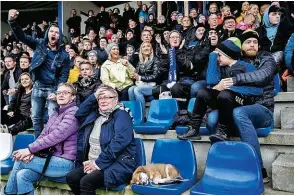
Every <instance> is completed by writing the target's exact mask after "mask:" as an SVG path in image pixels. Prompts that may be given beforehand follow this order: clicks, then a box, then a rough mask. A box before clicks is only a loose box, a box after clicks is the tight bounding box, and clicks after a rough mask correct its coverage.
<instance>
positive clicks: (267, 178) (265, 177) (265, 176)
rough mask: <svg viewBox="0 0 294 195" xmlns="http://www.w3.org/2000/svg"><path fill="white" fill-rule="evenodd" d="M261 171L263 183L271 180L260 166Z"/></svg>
mask: <svg viewBox="0 0 294 195" xmlns="http://www.w3.org/2000/svg"><path fill="white" fill-rule="evenodd" d="M261 172H262V178H263V183H264V184H266V183H269V182H270V181H271V178H269V177H268V175H267V172H266V169H265V168H262V169H261Z"/></svg>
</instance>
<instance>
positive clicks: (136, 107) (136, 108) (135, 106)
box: [121, 100, 145, 125]
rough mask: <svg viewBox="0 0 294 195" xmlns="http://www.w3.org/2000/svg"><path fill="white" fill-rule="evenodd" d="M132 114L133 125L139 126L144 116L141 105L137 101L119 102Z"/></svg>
mask: <svg viewBox="0 0 294 195" xmlns="http://www.w3.org/2000/svg"><path fill="white" fill-rule="evenodd" d="M121 103H123V104H124V105H125V106H126V107H127V108H129V109H130V110H131V112H132V115H133V118H134V122H133V123H134V125H139V124H141V123H143V122H144V114H143V108H142V104H141V102H139V101H136V100H135V101H121ZM144 106H145V105H144Z"/></svg>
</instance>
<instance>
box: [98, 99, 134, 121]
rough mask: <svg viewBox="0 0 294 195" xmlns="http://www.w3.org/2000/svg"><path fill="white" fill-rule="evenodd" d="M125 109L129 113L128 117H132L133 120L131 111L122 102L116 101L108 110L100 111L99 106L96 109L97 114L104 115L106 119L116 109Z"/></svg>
mask: <svg viewBox="0 0 294 195" xmlns="http://www.w3.org/2000/svg"><path fill="white" fill-rule="evenodd" d="M118 109H120V110H125V111H126V112H127V113H128V114H129V115H130V117H131V118H132V120H133V115H132V112H131V110H130V109H129V108H127V107H126V106H125V105H124V104H123V103H118V104H117V105H115V106H114V107H113V108H111V109H110V110H106V111H102V110H101V109H100V108H99V109H98V111H99V114H100V115H101V116H103V117H105V118H106V119H107V120H108V118H109V116H110V115H111V114H112V113H113V112H114V111H116V110H118Z"/></svg>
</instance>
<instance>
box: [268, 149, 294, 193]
mask: <svg viewBox="0 0 294 195" xmlns="http://www.w3.org/2000/svg"><path fill="white" fill-rule="evenodd" d="M272 180H273V189H275V190H280V191H286V192H292V193H294V154H280V155H279V157H278V158H277V159H276V160H275V161H274V162H273V164H272Z"/></svg>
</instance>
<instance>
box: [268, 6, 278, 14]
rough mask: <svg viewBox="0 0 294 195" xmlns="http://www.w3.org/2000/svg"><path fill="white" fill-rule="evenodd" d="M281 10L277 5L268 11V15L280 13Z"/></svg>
mask: <svg viewBox="0 0 294 195" xmlns="http://www.w3.org/2000/svg"><path fill="white" fill-rule="evenodd" d="M280 11H281V8H280V7H279V6H277V5H272V6H270V8H269V10H268V14H270V13H271V12H280Z"/></svg>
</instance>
